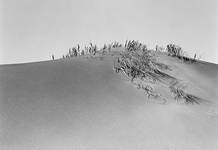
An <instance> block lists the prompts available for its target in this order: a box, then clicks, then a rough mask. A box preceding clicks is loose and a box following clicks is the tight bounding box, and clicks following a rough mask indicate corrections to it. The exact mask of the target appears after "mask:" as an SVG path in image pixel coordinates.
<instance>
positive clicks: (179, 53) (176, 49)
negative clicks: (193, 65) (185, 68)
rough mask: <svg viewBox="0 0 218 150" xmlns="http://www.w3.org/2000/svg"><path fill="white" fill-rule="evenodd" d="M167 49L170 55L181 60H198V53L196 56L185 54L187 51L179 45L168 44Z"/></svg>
mask: <svg viewBox="0 0 218 150" xmlns="http://www.w3.org/2000/svg"><path fill="white" fill-rule="evenodd" d="M166 51H167V53H168V55H169V56H172V57H177V58H179V59H180V60H183V61H184V62H195V61H196V55H195V56H194V58H190V57H187V56H185V52H184V51H183V50H182V48H181V47H180V46H178V45H175V44H168V45H167V47H166Z"/></svg>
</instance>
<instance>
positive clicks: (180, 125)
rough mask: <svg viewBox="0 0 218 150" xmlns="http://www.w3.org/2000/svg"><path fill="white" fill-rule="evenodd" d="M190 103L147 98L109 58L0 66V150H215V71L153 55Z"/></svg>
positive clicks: (209, 66) (217, 112) (217, 110)
mask: <svg viewBox="0 0 218 150" xmlns="http://www.w3.org/2000/svg"><path fill="white" fill-rule="evenodd" d="M156 56H157V58H158V61H160V62H162V63H165V64H167V65H169V66H170V68H171V71H166V72H167V73H169V74H170V75H172V76H175V77H177V78H178V79H180V80H181V83H183V84H184V85H185V86H186V89H187V91H188V92H189V93H192V94H194V95H196V96H199V97H201V98H202V99H203V100H204V101H202V102H201V103H200V104H199V105H198V104H182V103H179V102H176V101H175V100H174V99H173V98H172V96H171V95H170V93H169V91H168V90H167V88H164V87H163V86H158V85H157V87H156V90H157V92H159V93H161V94H162V95H163V96H165V98H166V99H167V102H166V103H165V104H160V103H159V101H158V100H155V99H152V98H151V99H148V97H147V96H146V95H145V93H144V91H143V90H138V89H137V88H136V87H135V86H134V85H133V84H132V83H131V82H130V81H128V80H127V79H126V78H125V77H124V76H122V75H121V74H119V73H115V71H114V70H113V57H112V56H110V55H106V56H103V57H96V58H90V57H89V58H87V57H78V58H72V59H60V60H55V61H46V62H38V63H29V64H28V63H27V64H17V65H2V66H0V149H1V150H60V149H61V150H71V149H72V150H114V149H116V150H133V149H134V150H141V149H143V150H144V149H154V150H215V149H217V147H218V65H215V64H211V63H206V62H196V63H193V64H187V63H183V62H181V61H180V60H178V59H177V58H172V57H169V56H167V55H165V54H163V53H157V55H156Z"/></svg>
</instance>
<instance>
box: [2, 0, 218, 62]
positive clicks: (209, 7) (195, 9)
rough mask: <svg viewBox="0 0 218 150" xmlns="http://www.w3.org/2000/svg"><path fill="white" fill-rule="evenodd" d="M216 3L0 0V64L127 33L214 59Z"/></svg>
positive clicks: (43, 56) (57, 54)
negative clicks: (177, 46)
mask: <svg viewBox="0 0 218 150" xmlns="http://www.w3.org/2000/svg"><path fill="white" fill-rule="evenodd" d="M217 8H218V5H217V3H216V0H0V64H11V63H24V62H34V61H43V60H49V59H51V55H52V54H54V56H55V58H59V57H61V56H62V55H63V54H66V53H67V51H68V49H69V48H70V47H72V46H74V45H76V44H82V45H83V46H84V45H85V44H88V43H89V42H93V43H96V44H98V45H99V47H100V46H103V44H104V43H109V42H112V41H119V42H122V43H124V42H125V40H126V39H129V40H132V39H134V40H139V41H141V42H143V43H145V44H147V45H148V47H150V48H154V47H155V45H156V44H158V45H162V46H166V45H167V44H168V43H175V44H177V45H180V46H181V47H182V48H183V49H184V50H185V51H187V53H188V54H189V55H190V56H193V55H194V54H195V53H197V56H201V59H202V60H206V61H209V62H214V63H217V64H218V42H217V41H218V36H217V35H218V30H217V27H218V10H217Z"/></svg>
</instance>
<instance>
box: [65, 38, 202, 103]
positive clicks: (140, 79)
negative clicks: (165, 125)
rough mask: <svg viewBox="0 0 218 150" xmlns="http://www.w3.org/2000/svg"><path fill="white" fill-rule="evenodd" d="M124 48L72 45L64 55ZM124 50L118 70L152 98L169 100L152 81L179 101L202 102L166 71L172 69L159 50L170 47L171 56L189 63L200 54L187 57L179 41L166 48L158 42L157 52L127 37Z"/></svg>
mask: <svg viewBox="0 0 218 150" xmlns="http://www.w3.org/2000/svg"><path fill="white" fill-rule="evenodd" d="M120 47H122V44H120V43H119V42H116V41H115V42H112V43H110V44H108V45H107V44H104V45H103V47H102V48H101V49H98V48H97V45H96V44H92V43H90V44H89V45H88V46H85V47H84V49H83V48H81V46H80V45H79V44H78V45H77V46H74V47H72V48H70V49H69V51H68V53H67V55H63V58H71V57H77V56H81V55H91V56H94V55H96V54H97V53H99V54H102V55H104V54H106V53H110V52H111V49H112V48H120ZM124 49H125V50H124V51H122V52H121V54H120V56H119V57H116V58H115V61H114V69H115V71H116V72H117V73H119V72H123V73H124V74H125V75H126V76H127V77H128V78H129V79H130V81H131V82H132V83H133V84H135V85H136V86H137V88H138V89H142V90H143V91H145V94H146V95H147V96H148V97H153V98H161V99H162V100H163V101H164V103H165V101H166V100H165V99H164V98H163V97H161V95H160V94H158V93H156V92H155V89H154V88H153V87H152V84H155V83H157V82H159V83H161V84H165V85H167V86H168V87H169V90H170V92H171V93H172V94H173V95H174V99H176V100H177V101H178V100H180V99H183V100H185V103H192V104H194V103H196V104H199V101H200V98H198V97H196V96H193V95H191V94H188V93H186V92H184V90H183V89H182V88H179V87H178V86H177V84H179V83H178V80H177V79H176V78H175V77H172V76H170V75H168V74H167V73H165V72H164V70H171V68H170V67H169V66H168V65H166V64H164V63H160V62H158V61H157V60H156V57H155V51H159V52H164V51H165V50H166V52H167V54H168V55H169V56H172V57H177V58H179V59H181V60H183V61H185V62H194V61H196V57H197V56H196V54H195V55H194V58H193V59H192V58H189V57H185V56H184V52H183V50H182V48H181V47H180V46H177V45H175V44H168V45H167V47H166V49H165V48H163V47H160V46H158V45H156V47H155V51H154V50H148V48H147V46H146V45H145V44H142V43H140V42H139V41H135V40H126V41H125V44H124ZM98 56H99V55H98ZM172 81H173V82H174V83H173V84H172ZM175 83H176V84H175Z"/></svg>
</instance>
